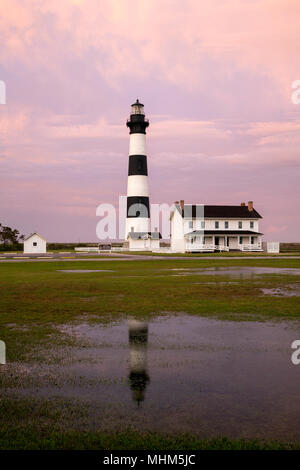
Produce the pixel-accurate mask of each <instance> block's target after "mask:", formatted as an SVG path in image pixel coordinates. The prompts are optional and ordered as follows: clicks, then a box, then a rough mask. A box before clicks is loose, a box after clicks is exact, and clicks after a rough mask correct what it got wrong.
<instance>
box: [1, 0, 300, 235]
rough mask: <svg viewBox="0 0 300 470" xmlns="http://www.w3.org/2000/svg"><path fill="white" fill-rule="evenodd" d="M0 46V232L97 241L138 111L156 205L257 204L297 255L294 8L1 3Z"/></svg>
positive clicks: (121, 180)
mask: <svg viewBox="0 0 300 470" xmlns="http://www.w3.org/2000/svg"><path fill="white" fill-rule="evenodd" d="M0 44H1V48H0V80H3V81H4V82H5V83H6V88H7V98H6V99H7V104H6V105H0V187H1V197H0V223H2V224H4V225H10V226H13V227H16V228H19V230H20V231H21V232H22V233H25V234H29V233H31V232H32V231H38V232H39V233H41V234H42V235H43V236H45V237H46V239H47V240H48V241H79V240H80V241H96V224H97V222H98V221H99V218H98V217H96V207H97V206H98V205H99V204H100V203H104V202H105V203H117V201H118V196H119V194H123V195H124V194H125V193H126V183H127V165H128V144H129V136H128V130H127V129H126V126H125V121H126V118H127V116H128V115H129V109H130V108H129V107H130V104H131V103H132V102H133V101H134V100H135V99H136V98H137V97H139V98H140V99H141V101H142V102H143V103H144V104H145V111H146V114H147V116H148V118H149V119H150V128H149V131H148V142H147V143H148V165H149V173H150V190H151V202H153V203H169V204H170V203H172V202H173V201H175V200H178V199H184V200H185V201H186V202H187V203H204V204H239V203H240V202H242V201H246V202H247V201H248V200H254V206H255V208H256V209H257V210H258V211H259V212H260V213H261V214H262V216H263V217H264V219H263V222H262V225H261V228H262V231H263V232H264V233H265V237H264V238H265V239H268V240H280V241H298V242H300V217H299V209H298V203H299V200H300V197H299V196H300V184H299V177H300V104H299V105H295V104H293V103H292V100H291V94H292V92H293V90H292V88H291V85H292V82H293V81H295V80H299V79H300V52H299V44H300V3H299V0H210V1H209V2H200V1H199V0H186V1H185V2H182V1H179V0H160V1H157V0H139V1H138V2H135V3H134V4H133V3H132V2H131V3H130V2H128V1H125V0H124V1H123V0H64V1H62V0H52V1H51V2H45V1H42V0H22V1H21V0H18V1H17V0H0Z"/></svg>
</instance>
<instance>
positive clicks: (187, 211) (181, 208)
mask: <svg viewBox="0 0 300 470" xmlns="http://www.w3.org/2000/svg"><path fill="white" fill-rule="evenodd" d="M261 218H262V217H261V215H260V214H259V213H258V212H257V211H256V210H255V209H254V207H253V202H252V201H249V202H248V204H247V205H246V204H245V203H244V202H242V203H241V205H239V206H231V205H230V206H229V205H228V206H211V205H204V204H185V203H184V201H183V200H181V201H180V202H178V201H176V202H175V204H174V208H173V210H172V211H171V250H172V251H174V252H181V253H184V252H214V251H262V240H261V237H262V235H263V234H262V233H260V231H259V219H261Z"/></svg>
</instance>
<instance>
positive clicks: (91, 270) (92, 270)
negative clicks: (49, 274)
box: [57, 269, 115, 273]
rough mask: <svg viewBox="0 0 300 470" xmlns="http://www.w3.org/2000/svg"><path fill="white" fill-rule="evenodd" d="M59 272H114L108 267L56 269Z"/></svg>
mask: <svg viewBox="0 0 300 470" xmlns="http://www.w3.org/2000/svg"><path fill="white" fill-rule="evenodd" d="M57 271H58V272H59V273H114V272H115V271H112V270H110V269H57Z"/></svg>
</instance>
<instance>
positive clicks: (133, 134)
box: [125, 99, 161, 250]
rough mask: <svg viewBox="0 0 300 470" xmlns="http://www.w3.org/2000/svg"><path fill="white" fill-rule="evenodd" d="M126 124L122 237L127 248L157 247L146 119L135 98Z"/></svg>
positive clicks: (147, 123) (157, 239)
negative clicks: (124, 198)
mask: <svg viewBox="0 0 300 470" xmlns="http://www.w3.org/2000/svg"><path fill="white" fill-rule="evenodd" d="M126 125H127V127H128V128H129V134H130V135H129V162H128V182H127V214H126V233H125V238H126V240H128V242H129V249H133V250H144V249H152V248H154V247H155V248H159V239H160V238H161V236H160V234H159V233H158V230H157V229H156V230H155V232H150V203H149V186H148V165H147V150H146V129H147V127H148V126H149V121H148V119H146V117H145V113H144V105H143V104H142V103H140V102H139V100H138V99H137V100H136V102H135V103H133V104H132V105H131V113H130V117H129V119H128V120H127V123H126Z"/></svg>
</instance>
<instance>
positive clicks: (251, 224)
mask: <svg viewBox="0 0 300 470" xmlns="http://www.w3.org/2000/svg"><path fill="white" fill-rule="evenodd" d="M250 228H254V222H253V220H250Z"/></svg>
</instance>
